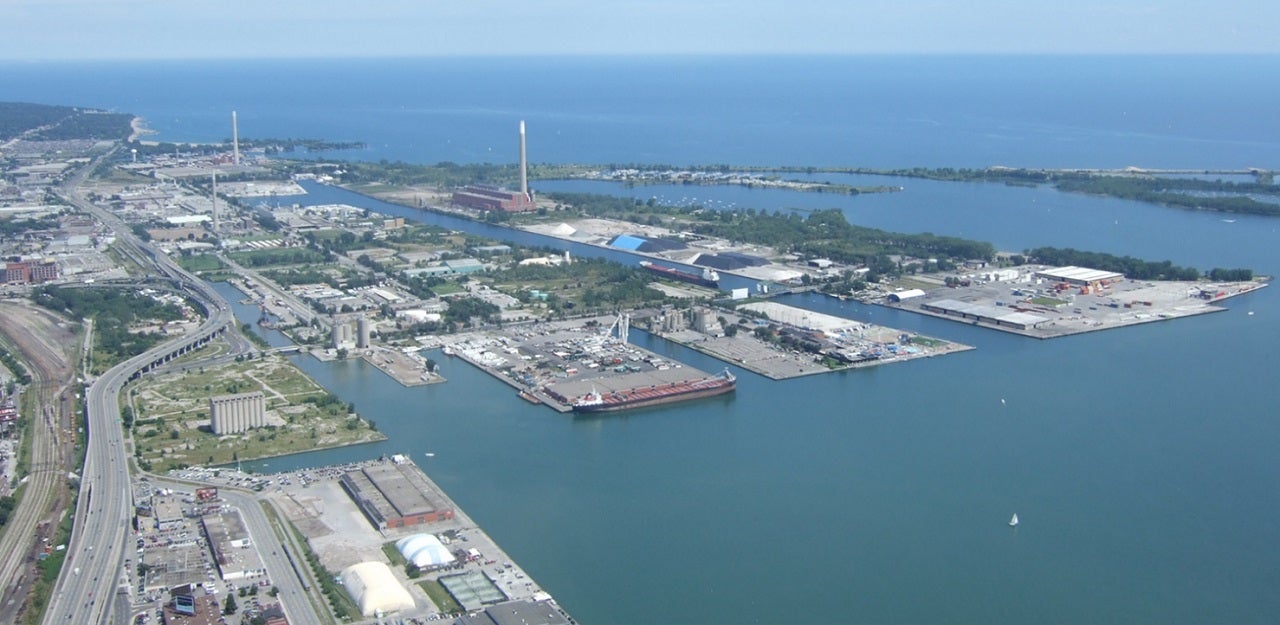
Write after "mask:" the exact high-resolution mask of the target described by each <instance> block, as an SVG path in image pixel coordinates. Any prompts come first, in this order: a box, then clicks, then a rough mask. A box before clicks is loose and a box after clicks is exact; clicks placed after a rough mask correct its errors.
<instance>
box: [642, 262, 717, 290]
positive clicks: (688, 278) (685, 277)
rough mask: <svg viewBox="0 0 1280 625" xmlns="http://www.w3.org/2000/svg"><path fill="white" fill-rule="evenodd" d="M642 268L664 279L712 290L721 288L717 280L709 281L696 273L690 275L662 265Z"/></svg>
mask: <svg viewBox="0 0 1280 625" xmlns="http://www.w3.org/2000/svg"><path fill="white" fill-rule="evenodd" d="M641 267H644V268H645V269H648V270H649V271H650V272H651V273H656V274H658V275H660V276H662V277H664V278H670V279H672V280H679V281H681V282H688V283H690V284H696V285H698V286H705V287H711V288H713V289H714V288H719V286H720V283H719V281H716V280H708V279H707V278H704V277H702V276H701V275H699V274H696V273H689V272H687V271H680V270H679V269H672V268H670V267H663V266H662V265H641Z"/></svg>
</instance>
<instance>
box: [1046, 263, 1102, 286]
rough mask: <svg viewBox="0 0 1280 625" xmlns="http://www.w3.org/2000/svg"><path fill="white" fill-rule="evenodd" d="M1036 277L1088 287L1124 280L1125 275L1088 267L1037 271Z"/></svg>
mask: <svg viewBox="0 0 1280 625" xmlns="http://www.w3.org/2000/svg"><path fill="white" fill-rule="evenodd" d="M1036 276H1038V277H1041V278H1046V279H1049V280H1053V281H1054V282H1066V283H1067V284H1073V285H1075V286H1088V287H1093V286H1098V285H1100V284H1109V283H1111V282H1118V281H1120V280H1123V279H1124V274H1122V273H1116V272H1114V271H1103V270H1101V269H1089V268H1088V267H1054V268H1052V269H1044V270H1042V271H1037V272H1036Z"/></svg>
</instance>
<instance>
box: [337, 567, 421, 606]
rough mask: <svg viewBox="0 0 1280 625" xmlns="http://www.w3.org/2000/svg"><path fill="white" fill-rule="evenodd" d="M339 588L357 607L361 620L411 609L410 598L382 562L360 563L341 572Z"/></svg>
mask: <svg viewBox="0 0 1280 625" xmlns="http://www.w3.org/2000/svg"><path fill="white" fill-rule="evenodd" d="M340 578H341V580H342V587H343V588H346V589H347V593H348V594H350V595H351V599H352V600H353V601H355V602H356V605H358V606H360V614H361V615H363V616H367V617H368V616H376V615H379V614H387V613H389V612H399V611H401V610H412V609H413V597H412V596H411V595H410V594H409V591H407V590H405V589H404V586H402V585H400V582H398V581H396V577H395V575H392V574H391V569H390V568H388V567H387V565H386V564H383V563H381V562H361V563H359V564H353V565H351V566H349V567H347V568H345V569H343V571H342V575H341V576H340Z"/></svg>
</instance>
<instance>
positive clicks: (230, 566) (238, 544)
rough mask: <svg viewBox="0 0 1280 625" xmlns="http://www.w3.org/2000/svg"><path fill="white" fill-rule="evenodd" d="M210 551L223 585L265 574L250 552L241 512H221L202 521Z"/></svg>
mask: <svg viewBox="0 0 1280 625" xmlns="http://www.w3.org/2000/svg"><path fill="white" fill-rule="evenodd" d="M200 525H201V526H202V527H203V528H204V535H205V538H206V539H208V541H209V550H210V551H212V552H213V559H214V561H215V562H217V564H218V572H219V574H221V576H222V580H223V581H232V580H237V579H245V578H248V577H254V576H256V575H262V574H263V573H264V570H263V565H262V560H261V558H259V557H258V553H257V552H256V551H254V550H253V549H252V548H251V541H250V539H249V529H248V528H246V527H245V525H244V520H243V519H242V518H240V511H239V510H234V509H228V510H222V511H221V512H219V513H218V514H206V515H205V516H203V517H201V518H200Z"/></svg>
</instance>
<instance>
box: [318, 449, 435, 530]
mask: <svg viewBox="0 0 1280 625" xmlns="http://www.w3.org/2000/svg"><path fill="white" fill-rule="evenodd" d="M338 482H339V483H340V484H342V488H343V489H344V490H346V491H347V494H348V495H350V496H351V499H352V500H354V501H355V502H356V505H358V506H359V507H360V511H361V512H363V513H364V515H365V516H366V517H367V518H368V519H369V522H370V523H373V526H374V527H376V528H378V529H379V530H385V529H388V528H395V527H405V526H409V525H418V524H422V523H435V522H437V521H443V520H447V519H452V518H453V515H454V513H453V509H452V508H450V507H449V506H448V504H447V503H446V502H445V499H444V497H442V496H441V495H440V494H439V493H437V492H436V490H435V487H433V486H432V485H431V483H430V482H429V481H428V480H427V476H426V475H423V473H422V471H421V470H420V469H418V468H417V467H416V466H414V465H412V464H409V463H403V464H394V463H391V464H377V465H372V466H367V467H362V468H360V469H356V470H354V471H349V472H347V473H345V474H343V476H342V477H341V478H339V480H338Z"/></svg>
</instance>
